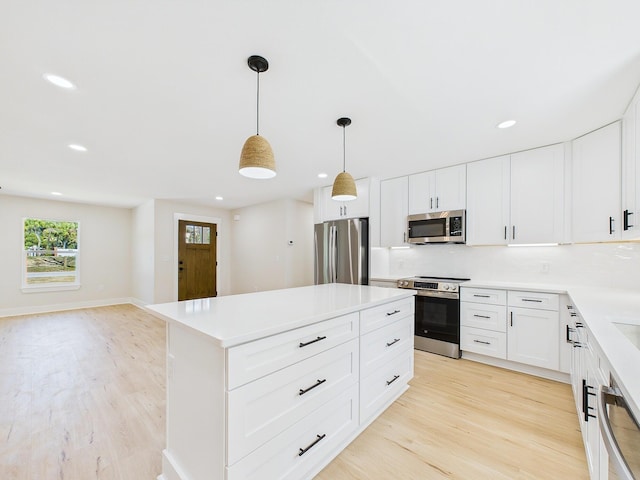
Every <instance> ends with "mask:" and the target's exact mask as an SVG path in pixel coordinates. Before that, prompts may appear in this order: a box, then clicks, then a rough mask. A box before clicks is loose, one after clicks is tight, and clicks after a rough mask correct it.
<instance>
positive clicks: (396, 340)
mask: <svg viewBox="0 0 640 480" xmlns="http://www.w3.org/2000/svg"><path fill="white" fill-rule="evenodd" d="M399 341H400V339H399V338H394V339H393V342H391V343H389V342H387V347H390V346H391V345H393V344H394V343H398V342H399Z"/></svg>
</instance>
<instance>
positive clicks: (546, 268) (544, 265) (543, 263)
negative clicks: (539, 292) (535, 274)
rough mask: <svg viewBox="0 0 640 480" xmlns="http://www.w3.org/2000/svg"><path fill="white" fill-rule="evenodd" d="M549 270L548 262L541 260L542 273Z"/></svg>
mask: <svg viewBox="0 0 640 480" xmlns="http://www.w3.org/2000/svg"><path fill="white" fill-rule="evenodd" d="M549 270H551V265H550V264H549V262H542V273H549Z"/></svg>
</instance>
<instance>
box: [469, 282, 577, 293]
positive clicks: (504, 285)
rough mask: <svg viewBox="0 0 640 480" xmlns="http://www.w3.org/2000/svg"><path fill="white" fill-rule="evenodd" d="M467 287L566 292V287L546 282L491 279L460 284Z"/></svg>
mask: <svg viewBox="0 0 640 480" xmlns="http://www.w3.org/2000/svg"><path fill="white" fill-rule="evenodd" d="M460 286H461V287H467V288H501V289H508V290H524V291H526V292H546V293H560V294H563V293H565V294H566V293H567V287H566V286H562V285H553V284H548V283H514V282H497V281H493V280H469V281H468V282H463V283H461V284H460Z"/></svg>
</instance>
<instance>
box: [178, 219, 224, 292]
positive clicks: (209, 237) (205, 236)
mask: <svg viewBox="0 0 640 480" xmlns="http://www.w3.org/2000/svg"><path fill="white" fill-rule="evenodd" d="M216 238H217V232H216V225H215V224H214V223H203V222H192V221H189V220H180V221H179V222H178V300H191V299H194V298H206V297H215V296H216V295H217V291H216V264H217V261H216Z"/></svg>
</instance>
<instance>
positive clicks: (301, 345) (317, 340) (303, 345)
mask: <svg viewBox="0 0 640 480" xmlns="http://www.w3.org/2000/svg"><path fill="white" fill-rule="evenodd" d="M325 338H327V337H326V336H324V337H318V338H316V339H315V340H311V341H310V342H306V343H302V342H300V348H302V347H306V346H307V345H311V344H312V343H316V342H319V341H320V340H324V339H325Z"/></svg>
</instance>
